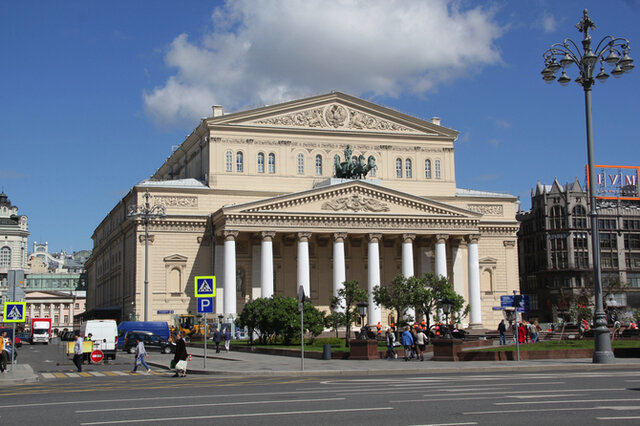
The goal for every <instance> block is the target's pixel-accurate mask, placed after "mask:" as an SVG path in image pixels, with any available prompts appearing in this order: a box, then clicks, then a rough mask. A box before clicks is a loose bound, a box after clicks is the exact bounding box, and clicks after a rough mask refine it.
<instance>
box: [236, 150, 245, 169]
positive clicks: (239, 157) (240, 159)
mask: <svg viewBox="0 0 640 426" xmlns="http://www.w3.org/2000/svg"><path fill="white" fill-rule="evenodd" d="M242 171H244V160H243V155H242V151H238V152H236V172H242Z"/></svg>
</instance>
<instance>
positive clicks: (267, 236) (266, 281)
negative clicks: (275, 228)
mask: <svg viewBox="0 0 640 426" xmlns="http://www.w3.org/2000/svg"><path fill="white" fill-rule="evenodd" d="M260 235H261V237H262V250H261V252H262V253H261V256H262V260H261V262H260V271H261V273H260V283H261V287H260V288H261V293H262V297H271V296H273V237H275V235H276V233H275V232H271V231H264V232H261V233H260Z"/></svg>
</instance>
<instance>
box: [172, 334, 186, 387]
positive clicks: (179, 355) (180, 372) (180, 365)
mask: <svg viewBox="0 0 640 426" xmlns="http://www.w3.org/2000/svg"><path fill="white" fill-rule="evenodd" d="M188 356H189V354H187V345H186V344H185V343H184V339H183V338H182V333H178V335H177V336H176V354H175V355H174V356H173V363H174V364H175V366H176V374H174V375H173V377H185V376H186V375H187V357H188Z"/></svg>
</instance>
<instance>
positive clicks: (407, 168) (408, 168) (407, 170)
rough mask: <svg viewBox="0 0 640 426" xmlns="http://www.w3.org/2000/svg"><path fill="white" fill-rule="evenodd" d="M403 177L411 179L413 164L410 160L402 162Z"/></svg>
mask: <svg viewBox="0 0 640 426" xmlns="http://www.w3.org/2000/svg"><path fill="white" fill-rule="evenodd" d="M404 176H405V177H407V178H411V177H413V164H412V162H411V159H410V158H407V159H406V160H404Z"/></svg>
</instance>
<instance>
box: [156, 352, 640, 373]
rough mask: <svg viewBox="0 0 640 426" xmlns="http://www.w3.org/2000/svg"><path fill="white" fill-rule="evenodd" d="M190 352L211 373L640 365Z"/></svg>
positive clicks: (633, 361)
mask: <svg viewBox="0 0 640 426" xmlns="http://www.w3.org/2000/svg"><path fill="white" fill-rule="evenodd" d="M187 351H188V352H189V353H190V354H191V355H192V361H191V362H189V367H188V373H190V374H214V375H234V376H277V375H287V376H326V375H369V374H405V373H414V374H415V373H459V372H467V373H473V372H496V371H518V372H523V371H529V372H547V371H550V370H602V369H612V368H631V369H634V370H636V369H638V368H640V359H638V358H624V359H617V360H616V363H615V364H593V363H592V360H591V359H590V358H589V359H586V358H585V359H576V358H573V359H560V360H559V359H553V360H552V359H549V360H533V361H529V360H527V361H459V362H453V361H451V362H449V361H431V356H432V355H431V354H429V357H428V358H427V356H425V360H424V362H421V361H416V360H411V361H404V360H403V359H402V358H398V359H395V360H391V361H387V360H382V359H381V360H371V361H354V360H351V361H350V360H336V359H333V360H318V359H306V358H305V360H304V371H301V361H300V358H294V357H288V356H278V355H264V354H254V353H247V352H235V351H233V350H231V351H230V352H228V353H227V352H225V351H221V352H220V353H219V354H216V353H215V349H213V350H211V349H207V363H206V364H207V365H206V367H205V366H204V349H202V348H196V347H187ZM172 359H173V354H171V355H161V354H152V356H151V357H150V359H148V360H147V363H148V364H149V365H152V366H154V367H156V368H158V367H159V368H164V369H168V368H169V363H170V362H171V360H172Z"/></svg>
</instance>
